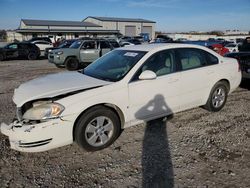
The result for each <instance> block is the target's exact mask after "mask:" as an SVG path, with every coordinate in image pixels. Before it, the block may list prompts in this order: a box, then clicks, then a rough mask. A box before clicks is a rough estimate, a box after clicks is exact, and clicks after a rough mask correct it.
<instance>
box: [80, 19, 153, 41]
mask: <svg viewBox="0 0 250 188" xmlns="http://www.w3.org/2000/svg"><path fill="white" fill-rule="evenodd" d="M83 22H90V23H94V24H97V25H100V26H102V28H103V29H107V30H119V31H120V33H121V34H123V35H125V36H138V35H140V34H141V33H148V34H149V37H150V38H151V39H152V38H154V35H155V24H156V22H154V21H150V20H145V19H134V18H113V17H93V16H89V17H87V18H85V19H84V20H83Z"/></svg>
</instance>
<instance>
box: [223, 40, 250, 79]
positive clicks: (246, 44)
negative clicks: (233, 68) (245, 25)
mask: <svg viewBox="0 0 250 188" xmlns="http://www.w3.org/2000/svg"><path fill="white" fill-rule="evenodd" d="M225 56H226V57H232V58H236V59H237V60H238V61H239V63H240V67H241V71H242V78H243V79H250V37H247V38H246V39H245V40H244V41H243V44H242V45H241V47H240V48H239V52H233V53H228V54H226V55H225Z"/></svg>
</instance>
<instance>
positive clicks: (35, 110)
mask: <svg viewBox="0 0 250 188" xmlns="http://www.w3.org/2000/svg"><path fill="white" fill-rule="evenodd" d="M64 109H65V108H64V106H62V105H61V104H59V103H34V104H33V107H32V108H30V109H29V110H27V111H26V112H25V113H24V115H23V119H27V120H46V119H52V118H57V117H59V116H60V115H61V114H62V112H63V110H64Z"/></svg>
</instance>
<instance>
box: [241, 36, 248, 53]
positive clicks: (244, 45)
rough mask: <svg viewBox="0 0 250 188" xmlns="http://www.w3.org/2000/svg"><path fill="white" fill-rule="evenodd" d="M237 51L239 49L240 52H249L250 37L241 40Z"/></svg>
mask: <svg viewBox="0 0 250 188" xmlns="http://www.w3.org/2000/svg"><path fill="white" fill-rule="evenodd" d="M239 51H241V52H250V37H247V38H246V39H245V40H244V41H243V42H242V45H241V46H239Z"/></svg>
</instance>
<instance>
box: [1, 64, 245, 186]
mask: <svg viewBox="0 0 250 188" xmlns="http://www.w3.org/2000/svg"><path fill="white" fill-rule="evenodd" d="M59 71H65V70H64V69H58V68H55V67H54V66H53V65H52V64H49V63H48V61H47V60H37V61H25V60H15V61H4V62H0V106H1V108H0V122H7V123H10V122H11V121H12V118H13V117H14V116H15V106H14V104H13V102H12V96H13V91H14V88H16V87H17V86H18V85H20V84H21V83H23V82H25V81H27V80H30V79H33V78H36V77H38V76H40V75H44V74H48V73H53V72H59ZM249 89H250V83H249V82H248V83H245V85H244V86H243V88H238V89H237V90H236V91H235V92H233V93H232V94H231V95H230V96H229V97H228V102H227V104H226V106H225V107H224V109H223V110H222V111H221V112H218V113H210V112H207V111H206V110H204V109H202V108H195V109H192V110H188V111H185V112H181V113H178V114H174V116H173V117H168V119H167V120H166V119H165V121H164V119H158V120H154V121H152V122H149V123H148V124H147V125H138V126H134V127H131V128H128V129H126V130H124V131H123V133H122V135H121V136H120V137H119V138H118V140H117V141H116V142H115V143H114V144H113V145H112V146H110V147H109V148H107V149H104V150H102V151H98V152H93V153H92V152H86V151H84V150H82V149H81V148H79V147H78V146H77V145H76V144H73V145H70V146H65V147H62V148H58V149H54V150H51V151H48V152H43V153H20V152H17V151H14V150H10V149H9V146H8V141H7V138H6V137H5V136H3V135H1V134H0V151H1V152H0V187H1V188H2V187H108V188H110V187H111V188H112V187H122V188H123V187H124V188H135V187H150V188H151V187H159V188H160V187H201V188H203V187H250V144H249V143H250V142H249V141H250V113H249V112H250V102H249V101H250V91H249Z"/></svg>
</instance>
